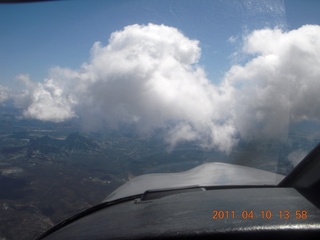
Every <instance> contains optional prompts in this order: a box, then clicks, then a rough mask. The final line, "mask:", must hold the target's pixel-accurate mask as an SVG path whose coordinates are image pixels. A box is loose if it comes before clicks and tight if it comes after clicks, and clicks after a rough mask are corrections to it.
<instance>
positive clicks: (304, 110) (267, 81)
mask: <svg viewBox="0 0 320 240" xmlns="http://www.w3.org/2000/svg"><path fill="white" fill-rule="evenodd" d="M244 52H245V53H246V54H253V56H254V57H253V58H252V59H251V60H250V61H248V62H247V63H246V64H245V65H244V66H233V67H232V68H231V69H230V71H229V72H228V73H227V75H226V79H225V82H224V84H225V85H226V86H228V88H229V90H230V91H231V92H232V99H233V100H234V101H233V104H234V107H233V109H234V123H235V125H236V129H237V130H238V131H239V132H240V134H241V135H242V137H245V138H246V137H249V138H250V137H252V136H255V137H257V136H258V135H260V136H262V137H266V136H268V137H285V136H286V134H287V130H288V124H289V122H296V121H300V120H303V119H308V120H318V121H319V120H320V114H319V113H320V109H319V108H318V105H319V100H320V98H319V94H318V93H319V91H320V82H319V79H320V68H319V63H320V26H311V25H310V26H308V25H307V26H303V27H301V28H299V29H297V30H292V31H289V32H283V31H282V30H280V29H273V30H272V29H264V30H256V31H254V32H253V33H251V34H250V35H248V36H247V38H246V40H245V44H244Z"/></svg>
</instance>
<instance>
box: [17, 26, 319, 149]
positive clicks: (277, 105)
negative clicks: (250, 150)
mask: <svg viewBox="0 0 320 240" xmlns="http://www.w3.org/2000/svg"><path fill="white" fill-rule="evenodd" d="M242 54H244V55H247V56H251V59H250V60H249V61H248V62H247V63H246V64H244V65H234V66H233V67H232V68H231V69H230V70H229V71H228V72H227V73H226V75H225V79H224V80H223V81H222V82H221V83H220V84H219V85H215V84H213V83H212V82H211V81H209V80H208V79H207V77H206V74H205V72H204V70H203V69H202V68H201V67H200V66H199V65H197V62H198V60H199V58H200V55H201V49H200V47H199V42H198V41H196V40H191V39H188V38H187V37H186V36H184V35H183V34H182V33H181V32H179V31H178V30H177V29H175V28H173V27H168V26H164V25H154V24H148V25H130V26H127V27H125V28H124V29H123V30H121V31H118V32H114V33H113V34H112V35H111V37H110V39H109V42H108V44H107V45H105V46H103V45H102V44H101V43H100V42H96V43H95V44H94V45H93V47H92V49H91V58H90V61H89V62H87V63H84V64H83V65H82V66H81V68H80V69H79V70H71V69H67V68H58V67H57V68H55V69H52V71H51V73H50V74H49V77H48V79H47V80H45V81H44V82H43V83H33V82H30V81H29V80H28V79H24V81H25V82H26V85H27V90H26V92H25V94H24V95H23V98H24V101H23V103H24V104H25V107H24V112H23V114H24V116H26V117H31V118H36V119H40V120H47V121H55V122H59V121H64V120H66V119H70V118H72V117H75V116H76V115H77V116H79V117H80V118H81V119H82V120H83V121H84V122H85V124H84V125H85V126H86V127H88V128H96V127H99V126H100V125H107V126H109V127H116V126H118V124H119V123H127V124H132V125H134V126H135V127H136V129H137V130H138V131H140V132H143V133H152V132H153V130H155V129H157V128H162V129H164V130H165V131H166V132H167V135H166V141H167V142H168V143H169V144H171V146H174V145H176V144H177V143H179V142H181V141H196V142H198V143H199V145H200V146H202V147H206V148H216V149H219V150H221V151H225V152H228V151H230V150H231V149H232V147H233V146H234V145H235V144H236V143H237V141H238V140H239V139H238V138H239V137H240V138H242V139H253V138H265V137H267V138H285V137H286V135H287V131H288V124H289V122H290V121H300V120H302V119H313V120H319V117H320V109H319V108H318V107H317V106H318V105H319V104H318V103H319V100H320V99H319V94H318V93H319V90H320V83H319V79H320V69H319V63H320V27H319V26H304V27H302V28H300V29H297V30H293V31H289V32H283V31H282V30H280V29H263V30H256V31H254V32H252V33H251V34H249V35H248V36H247V37H246V38H245V40H244V47H243V53H242ZM24 78H25V77H24Z"/></svg>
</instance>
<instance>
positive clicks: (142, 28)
mask: <svg viewBox="0 0 320 240" xmlns="http://www.w3.org/2000/svg"><path fill="white" fill-rule="evenodd" d="M88 2H89V1H88ZM88 2H85V1H83V2H81V3H78V2H77V5H76V6H75V4H74V3H73V2H72V1H66V2H45V3H33V4H13V5H12V4H2V5H1V6H0V19H1V22H2V26H1V28H0V29H1V33H2V34H1V37H0V39H1V40H0V41H1V43H2V44H1V46H0V52H1V53H2V54H1V55H2V56H3V57H2V58H1V59H0V124H1V128H0V142H1V145H0V146H1V149H0V150H1V152H0V216H1V218H0V223H1V224H0V239H17V236H16V234H15V233H16V231H18V230H19V231H21V232H24V233H25V239H30V238H32V237H34V236H36V235H38V234H39V233H42V232H43V231H45V230H46V229H48V228H49V227H50V226H52V225H54V224H56V223H57V222H59V221H61V220H62V219H64V218H66V217H68V216H71V215H72V214H75V213H77V212H79V211H80V210H83V209H86V208H88V207H90V206H93V205H95V204H97V203H99V202H101V201H102V200H103V199H105V197H106V196H107V195H109V194H110V193H111V192H113V191H114V190H115V189H117V188H118V187H119V186H121V185H123V184H125V183H126V182H128V181H129V180H131V179H133V178H134V177H136V176H139V175H143V174H150V173H178V172H182V171H187V170H190V169H192V168H195V169H197V167H198V166H200V165H201V164H206V163H217V162H218V163H219V164H220V165H219V164H217V165H215V166H216V169H219V171H220V172H219V174H222V175H223V176H225V175H224V174H227V173H228V181H229V180H230V181H238V180H237V179H242V178H241V174H243V175H245V174H246V171H244V170H243V169H247V168H248V167H249V168H253V171H257V170H264V171H268V172H271V173H276V174H280V175H286V174H288V173H289V172H290V171H291V170H292V169H293V168H294V167H295V166H296V165H297V164H298V163H299V162H300V161H301V160H302V159H303V158H304V157H305V156H306V155H307V153H308V152H309V151H310V150H311V149H312V148H313V147H314V146H315V145H316V144H317V143H318V142H319V137H320V135H319V133H320V125H319V109H318V107H317V106H318V102H319V98H318V93H319V90H320V84H319V81H318V79H319V77H320V71H319V67H318V65H319V61H320V55H319V54H320V26H319V25H316V24H315V22H312V23H313V25H307V24H308V23H309V22H308V21H304V20H301V21H300V22H301V23H300V22H299V21H298V19H294V20H292V19H291V18H290V19H289V18H288V16H289V14H290V11H288V9H295V8H297V6H294V5H292V6H291V5H288V4H289V3H287V2H286V4H285V3H284V2H283V1H276V0H272V1H259V2H252V1H232V0H230V1H211V2H207V1H197V2H194V1H174V2H172V1H128V2H121V3H114V2H112V3H111V2H109V1H97V2H96V5H95V4H90V3H88ZM287 5H288V6H289V8H288V6H287ZM286 10H287V11H286ZM123 13H125V14H123ZM287 14H288V16H287ZM58 16H59V17H58ZM119 16H122V17H121V18H120V17H119ZM123 16H126V17H123ZM290 16H291V15H290ZM115 19H116V20H117V21H115ZM296 22H299V25H297V26H296V25H295V24H296ZM293 23H294V24H293ZM316 23H317V22H316ZM293 26H294V27H293ZM230 164H232V165H230ZM203 166H214V165H203ZM217 166H223V167H222V168H218V167H217ZM226 166H227V167H226ZM234 166H240V167H239V168H237V169H239V171H238V172H237V173H235V171H236V170H235V169H234V168H233V167H234ZM190 171H196V170H190ZM216 171H217V170H216ZM221 171H223V172H222V173H221ZM258 172H259V171H258ZM258 172H255V174H253V175H252V176H254V178H255V177H256V176H257V175H259V174H257V173H258ZM259 173H261V172H259ZM178 175H179V174H176V176H178ZM222 175H221V176H222ZM280 175H275V174H270V175H269V174H268V173H266V174H265V175H263V176H265V177H266V176H268V177H269V176H270V178H272V177H275V176H276V177H275V178H277V177H278V178H281V176H280ZM165 176H174V175H165ZM232 176H234V178H232ZM169 178H171V177H168V179H169ZM262 178H263V177H262V175H261V179H257V181H256V182H259V181H260V180H261V181H262ZM172 179H176V178H174V177H173V178H172ZM219 179H220V180H219V181H220V183H221V184H222V185H223V184H224V183H223V182H221V179H223V178H219ZM207 180H208V179H207ZM267 180H269V179H267ZM135 181H137V180H135ZM175 181H176V180H175ZM183 181H184V180H183ZM239 181H240V180H239ZM272 181H273V179H270V182H272ZM240 183H241V181H240ZM167 184H169V183H167ZM175 184H177V183H175ZM172 186H174V183H172ZM21 219H25V221H24V222H23V223H22V224H21ZM9 223H10V226H13V225H19V228H20V229H18V230H17V229H15V230H12V229H11V228H9V227H8V224H9ZM35 226H36V227H35ZM1 234H2V235H1ZM19 239H22V238H21V237H19Z"/></svg>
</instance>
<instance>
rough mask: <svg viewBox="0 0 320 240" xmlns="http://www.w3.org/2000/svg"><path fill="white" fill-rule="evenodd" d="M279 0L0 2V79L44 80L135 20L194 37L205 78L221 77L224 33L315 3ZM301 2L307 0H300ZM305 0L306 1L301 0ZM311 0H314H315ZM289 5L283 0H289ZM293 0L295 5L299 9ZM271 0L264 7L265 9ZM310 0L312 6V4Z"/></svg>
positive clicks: (271, 23)
mask: <svg viewBox="0 0 320 240" xmlns="http://www.w3.org/2000/svg"><path fill="white" fill-rule="evenodd" d="M289 2H290V4H287V3H286V4H285V6H286V7H287V8H288V9H290V12H291V13H290V12H289V13H286V12H285V11H284V9H283V7H284V2H283V1H276V0H272V1H266V3H256V2H254V1H249V0H246V1H243V2H241V1H237V0H228V1H222V0H221V1H204V0H203V1H201V0H197V1H195V0H178V1H171V0H164V1H163V0H162V1H155V0H151V1H148V0H140V1H104V0H103V1H81V0H80V1H57V2H44V3H31V4H2V5H0V22H1V25H0V32H1V35H0V43H1V45H0V54H1V55H0V56H1V58H0V82H1V84H2V85H12V83H15V82H14V81H13V79H14V78H15V76H16V75H18V74H20V73H24V74H30V75H31V78H32V79H33V80H35V81H42V80H43V78H44V77H45V76H46V75H47V71H48V70H49V69H50V68H51V67H54V66H57V65H58V66H62V67H70V68H73V69H77V68H79V67H80V65H81V64H82V63H83V62H85V61H87V60H88V58H89V51H90V48H91V47H92V45H93V43H94V42H96V41H101V42H102V43H104V44H107V41H108V38H109V36H110V34H111V33H112V32H114V31H117V30H121V29H123V27H125V26H127V25H130V24H134V23H138V24H147V23H149V22H151V23H155V24H165V25H168V26H173V27H176V28H178V29H179V30H180V31H182V32H183V33H184V35H185V36H187V37H189V38H191V39H198V40H199V41H200V47H201V49H202V57H201V59H200V63H201V64H202V65H204V67H205V70H206V72H207V74H208V75H209V78H210V79H211V80H213V81H219V79H220V78H221V77H222V76H223V74H224V73H225V72H226V70H227V69H228V68H229V66H230V64H231V59H230V55H231V54H232V52H234V51H235V50H237V49H236V48H237V46H235V45H232V44H230V42H228V41H227V40H228V38H229V37H231V36H238V37H239V36H240V37H241V35H242V34H243V32H244V31H248V30H251V29H255V28H263V27H266V26H267V27H275V26H277V25H282V27H283V26H285V25H286V24H287V22H286V21H287V18H286V14H287V15H289V16H290V18H292V19H290V21H291V22H292V23H291V24H289V26H292V27H296V26H297V25H300V24H301V22H299V21H296V19H295V16H296V17H297V18H298V17H301V16H304V20H303V21H304V22H307V21H308V19H306V18H310V19H312V20H313V21H316V20H317V19H318V17H317V19H315V11H314V9H316V8H314V7H313V4H310V3H309V4H305V5H308V6H307V7H306V12H310V11H311V12H313V14H305V13H303V14H301V12H300V14H299V12H298V11H300V9H301V8H300V5H301V2H302V1H299V2H298V3H291V1H289ZM303 2H305V1H303ZM307 2H308V1H307ZM313 2H317V1H313ZM287 5H288V6H287ZM294 5H297V6H298V9H297V8H295V6H294ZM266 6H267V7H268V6H270V9H268V8H266ZM310 6H311V7H310Z"/></svg>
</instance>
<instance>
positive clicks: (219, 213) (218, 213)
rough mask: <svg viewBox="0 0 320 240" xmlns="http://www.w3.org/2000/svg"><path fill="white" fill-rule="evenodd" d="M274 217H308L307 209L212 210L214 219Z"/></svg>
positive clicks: (268, 218) (300, 218)
mask: <svg viewBox="0 0 320 240" xmlns="http://www.w3.org/2000/svg"><path fill="white" fill-rule="evenodd" d="M272 218H279V219H284V220H288V219H297V220H305V219H307V218H308V211H307V210H294V211H289V210H279V211H271V210H260V211H254V210H240V211H235V210H216V209H215V210H213V211H212V219H213V220H222V219H243V220H247V219H266V220H270V219H272Z"/></svg>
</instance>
